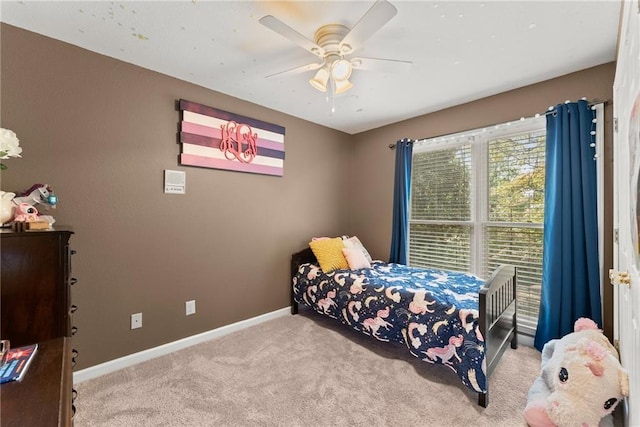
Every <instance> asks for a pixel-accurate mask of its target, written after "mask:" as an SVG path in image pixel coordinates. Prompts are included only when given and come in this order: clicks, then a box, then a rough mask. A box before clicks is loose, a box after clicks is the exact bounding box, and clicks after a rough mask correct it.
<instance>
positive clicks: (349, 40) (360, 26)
mask: <svg viewBox="0 0 640 427" xmlns="http://www.w3.org/2000/svg"><path fill="white" fill-rule="evenodd" d="M396 13H398V10H397V9H396V8H395V6H394V5H392V4H391V3H389V2H388V1H386V0H377V1H376V2H375V3H374V4H373V6H371V8H370V9H369V10H368V11H367V12H366V13H365V14H364V15H363V16H362V18H360V20H359V21H358V22H357V23H356V25H354V26H353V28H352V29H351V31H349V33H348V34H347V35H346V36H344V39H342V41H341V42H340V44H339V46H338V47H339V48H340V50H341V52H344V51H345V50H347V51H351V52H353V51H354V50H356V49H358V47H360V45H362V43H364V41H365V40H367V39H368V38H369V37H371V36H372V35H373V33H375V32H376V31H378V30H379V29H380V28H382V26H384V24H386V23H387V22H389V21H390V20H391V18H393V17H394V16H396ZM345 45H348V48H347V47H344V48H343V46H345ZM345 53H348V52H345Z"/></svg>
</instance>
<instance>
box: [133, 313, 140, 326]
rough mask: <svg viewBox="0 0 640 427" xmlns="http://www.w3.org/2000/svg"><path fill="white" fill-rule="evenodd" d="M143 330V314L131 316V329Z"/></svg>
mask: <svg viewBox="0 0 640 427" xmlns="http://www.w3.org/2000/svg"><path fill="white" fill-rule="evenodd" d="M138 328H142V313H136V314H132V315H131V329H138Z"/></svg>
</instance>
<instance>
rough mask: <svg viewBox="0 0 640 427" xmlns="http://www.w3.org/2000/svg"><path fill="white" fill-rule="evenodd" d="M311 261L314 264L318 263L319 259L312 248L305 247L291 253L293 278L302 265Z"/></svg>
mask: <svg viewBox="0 0 640 427" xmlns="http://www.w3.org/2000/svg"><path fill="white" fill-rule="evenodd" d="M309 262H310V263H314V264H317V263H318V260H317V259H316V256H315V255H314V254H313V251H312V250H311V248H305V249H303V250H301V251H300V252H296V253H294V254H293V255H291V278H293V276H295V275H296V273H297V272H298V268H299V267H300V265H302V264H306V263H309Z"/></svg>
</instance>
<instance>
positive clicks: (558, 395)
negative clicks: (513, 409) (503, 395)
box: [524, 318, 629, 427]
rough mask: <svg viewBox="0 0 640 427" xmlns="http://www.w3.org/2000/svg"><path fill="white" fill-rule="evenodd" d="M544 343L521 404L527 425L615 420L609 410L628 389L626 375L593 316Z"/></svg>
mask: <svg viewBox="0 0 640 427" xmlns="http://www.w3.org/2000/svg"><path fill="white" fill-rule="evenodd" d="M574 331H575V332H572V333H570V334H568V335H566V336H564V337H563V338H561V339H556V340H551V341H549V342H548V343H547V344H545V346H544V348H543V349H542V370H541V372H540V376H539V377H538V378H537V379H536V380H535V382H534V383H533V385H532V386H531V389H530V390H529V396H528V400H527V406H526V408H525V410H524V418H525V420H526V422H527V424H528V425H529V426H531V427H556V426H560V427H564V426H579V427H597V426H601V427H602V426H605V425H607V424H609V425H613V420H612V418H613V417H612V416H611V415H610V414H611V413H612V412H613V410H614V409H615V407H616V405H617V404H618V402H620V400H621V399H622V397H623V396H628V395H629V377H628V374H627V372H626V371H625V370H624V369H623V368H622V366H621V365H620V362H619V359H618V352H617V351H616V349H615V347H613V346H612V345H611V343H610V342H609V340H608V339H607V338H606V337H605V336H604V334H603V333H602V331H601V330H600V329H598V327H597V325H596V324H595V322H594V321H593V320H591V319H586V318H580V319H578V320H577V321H576V323H575V325H574Z"/></svg>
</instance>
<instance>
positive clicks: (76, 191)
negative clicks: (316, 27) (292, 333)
mask: <svg viewBox="0 0 640 427" xmlns="http://www.w3.org/2000/svg"><path fill="white" fill-rule="evenodd" d="M1 31H2V32H1V37H2V40H1V43H2V45H1V49H2V51H1V54H2V56H1V67H2V68H1V72H2V74H1V96H2V98H1V102H2V111H1V113H2V115H1V120H2V127H4V128H9V129H12V130H13V131H15V132H16V133H17V135H18V137H19V138H20V144H21V146H22V147H23V150H24V151H23V157H22V158H21V159H11V160H9V161H7V164H8V165H9V169H8V170H7V171H4V172H2V181H1V187H2V189H3V190H5V191H8V190H15V189H19V190H23V189H26V188H28V187H30V186H31V185H32V184H34V183H47V184H50V185H51V186H53V188H54V190H55V192H56V193H57V194H58V196H59V199H60V202H59V208H58V209H57V210H56V211H52V212H53V215H54V216H55V218H56V219H57V222H58V224H68V225H70V226H72V227H73V228H74V230H75V232H76V234H75V235H74V236H73V238H72V246H73V249H76V250H77V251H78V254H77V255H76V256H74V265H73V275H74V276H76V277H77V278H78V280H79V283H78V285H77V286H75V287H74V289H73V300H74V303H75V304H77V305H78V307H79V309H78V311H77V313H76V315H75V316H76V318H75V321H74V323H75V324H76V325H77V326H78V327H79V331H78V334H77V335H76V336H75V338H74V346H75V347H76V348H78V350H79V351H80V357H79V358H78V363H79V364H78V368H84V367H88V366H93V365H95V364H98V363H101V362H105V361H108V360H111V359H114V358H117V357H121V356H123V355H127V354H131V353H134V352H137V351H140V350H143V349H147V348H151V347H154V346H157V345H160V344H163V343H167V342H171V341H174V340H177V339H180V338H184V337H187V336H190V335H194V334H197V333H200V332H203V331H207V330H211V329H214V328H216V327H219V326H222V325H225V324H230V323H232V322H236V321H239V320H242V319H247V318H251V317H254V316H257V315H260V314H263V313H267V312H271V311H273V310H277V309H281V308H283V307H286V306H288V305H289V260H290V256H291V253H292V252H294V251H295V250H299V249H302V248H303V247H304V246H305V245H306V243H307V242H308V240H309V238H310V237H311V236H314V235H317V234H327V235H339V234H344V233H347V232H348V230H347V229H346V225H347V222H348V215H346V214H345V213H344V202H345V201H346V196H347V193H346V188H345V186H344V185H342V184H343V183H344V182H345V181H346V179H347V177H348V176H347V174H348V169H349V168H348V167H347V166H348V164H349V161H350V159H351V149H352V144H351V142H352V136H350V135H347V134H344V133H341V132H337V131H333V130H330V129H327V128H324V127H321V126H318V125H314V124H311V123H309V122H306V121H303V120H300V119H296V118H294V117H291V116H288V115H284V114H281V113H278V112H275V111H273V110H269V109H266V108H263V107H259V106H257V105H254V104H251V103H249V102H244V101H241V100H239V99H235V98H231V97H229V96H225V95H222V94H220V93H217V92H213V91H211V90H207V89H204V88H202V87H199V86H196V85H193V84H189V83H186V82H183V81H180V80H177V79H174V78H170V77H167V76H165V75H161V74H158V73H155V72H152V71H149V70H145V69H142V68H139V67H136V66H133V65H130V64H126V63H123V62H120V61H117V60H114V59H111V58H108V57H105V56H101V55H98V54H95V53H92V52H89V51H86V50H83V49H80V48H78V47H74V46H71V45H69V44H65V43H62V42H59V41H55V40H52V39H49V38H46V37H42V36H40V35H36V34H34V33H31V32H28V31H24V30H21V29H17V28H15V27H12V26H9V25H6V24H3V25H2V30H1ZM180 98H183V99H188V100H192V101H195V102H199V103H202V104H205V105H210V106H212V107H216V108H219V109H223V110H227V111H231V112H234V113H238V114H242V115H245V116H248V117H252V118H256V119H259V120H262V121H266V122H270V123H275V124H279V125H281V126H284V127H285V128H286V136H285V149H286V159H285V166H284V177H282V178H279V177H270V176H266V175H255V174H245V173H238V172H228V171H220V170H213V169H201V168H193V167H182V166H178V164H177V158H178V153H179V144H177V131H178V128H179V125H178V123H179V120H180V114H179V112H178V111H177V110H176V106H175V103H176V100H178V99H180ZM164 169H175V170H183V171H186V179H187V194H186V195H184V196H179V195H165V194H163V171H164ZM325 200H330V201H332V202H331V203H325V202H324V201H325ZM190 299H195V300H196V305H197V314H196V315H195V316H189V317H186V316H185V309H184V303H185V301H187V300H190ZM136 312H142V313H143V327H142V329H138V330H133V331H132V330H130V329H129V324H130V320H129V319H130V314H131V313H136Z"/></svg>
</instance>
